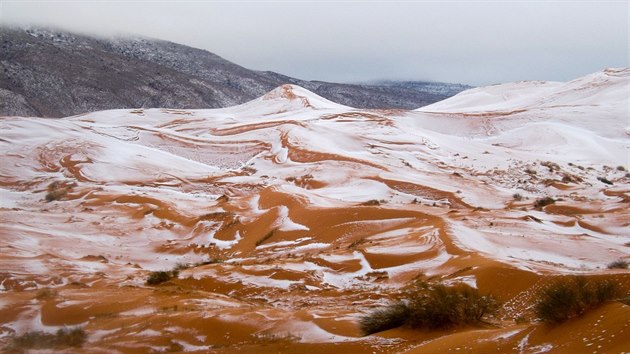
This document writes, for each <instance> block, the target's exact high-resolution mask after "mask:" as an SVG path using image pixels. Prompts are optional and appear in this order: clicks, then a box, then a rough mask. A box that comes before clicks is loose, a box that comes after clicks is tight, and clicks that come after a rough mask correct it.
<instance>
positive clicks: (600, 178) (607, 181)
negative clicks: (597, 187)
mask: <svg viewBox="0 0 630 354" xmlns="http://www.w3.org/2000/svg"><path fill="white" fill-rule="evenodd" d="M597 180H598V181H600V182H602V183H606V184H609V185H612V184H613V183H612V182H611V181H609V180H608V179H607V178H606V177H597Z"/></svg>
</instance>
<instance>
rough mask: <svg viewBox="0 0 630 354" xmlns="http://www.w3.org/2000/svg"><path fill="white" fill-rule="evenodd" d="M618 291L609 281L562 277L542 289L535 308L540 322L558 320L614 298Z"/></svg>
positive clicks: (578, 314) (579, 313)
mask: <svg viewBox="0 0 630 354" xmlns="http://www.w3.org/2000/svg"><path fill="white" fill-rule="evenodd" d="M618 293H619V287H618V286H617V284H615V283H613V282H611V281H607V280H603V281H590V280H587V279H586V278H585V277H583V276H576V277H570V278H562V279H560V280H558V281H556V282H555V283H553V284H551V285H549V286H548V287H546V288H544V289H543V290H541V292H540V293H539V296H538V302H537V303H536V304H535V306H534V310H535V312H536V315H537V316H538V318H539V319H540V320H542V321H543V322H549V323H560V322H564V321H566V320H569V319H571V318H574V317H578V316H580V315H582V314H583V313H584V312H586V311H588V310H590V309H592V308H595V307H597V306H599V305H601V304H602V303H604V302H606V301H608V300H612V299H614V298H615V297H616V296H617V295H618Z"/></svg>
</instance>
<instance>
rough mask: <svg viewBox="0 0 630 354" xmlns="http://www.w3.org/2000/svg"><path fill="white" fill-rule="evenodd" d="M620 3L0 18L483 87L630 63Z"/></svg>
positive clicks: (73, 5)
mask: <svg viewBox="0 0 630 354" xmlns="http://www.w3.org/2000/svg"><path fill="white" fill-rule="evenodd" d="M628 3H629V2H628V1H627V0H621V1H579V0H574V1H174V0H171V1H77V0H74V1H28V0H18V1H15V0H0V23H2V24H23V25H53V26H56V27H61V28H63V29H68V30H73V31H80V32H84V33H94V34H104V35H111V34H117V33H130V34H139V35H144V36H151V37H155V38H161V39H166V40H170V41H174V42H178V43H182V44H187V45H190V46H193V47H198V48H203V49H207V50H209V51H211V52H214V53H216V54H218V55H220V56H222V57H224V58H226V59H228V60H231V61H233V62H235V63H237V64H240V65H242V66H245V67H247V68H251V69H259V70H273V71H276V72H279V73H282V74H286V75H290V76H294V77H298V78H301V79H309V80H326V81H336V82H358V81H368V80H374V79H403V80H435V81H446V82H462V83H468V84H473V85H483V84H492V83H498V82H508V81H517V80H558V81H567V80H571V79H574V78H576V77H579V76H582V75H585V74H588V73H591V72H594V71H598V70H601V69H602V68H605V67H620V66H630V65H629V64H628V51H629V48H628V41H629V38H628V32H629V31H630V26H629V23H628V22H629V21H628V18H629V12H630V9H629V5H628Z"/></svg>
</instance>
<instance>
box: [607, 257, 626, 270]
mask: <svg viewBox="0 0 630 354" xmlns="http://www.w3.org/2000/svg"><path fill="white" fill-rule="evenodd" d="M608 269H628V262H626V261H625V260H623V259H618V260H616V261H613V262H610V263H608Z"/></svg>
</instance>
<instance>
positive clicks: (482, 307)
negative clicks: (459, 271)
mask: <svg viewBox="0 0 630 354" xmlns="http://www.w3.org/2000/svg"><path fill="white" fill-rule="evenodd" d="M497 310H498V302H497V301H496V299H495V298H494V297H493V296H491V295H481V294H479V291H478V290H477V289H474V288H471V287H469V286H465V285H460V286H451V287H447V286H444V285H441V284H438V285H432V286H426V287H424V288H420V289H418V290H417V291H414V292H412V293H410V294H409V296H408V298H407V299H405V300H403V301H400V302H398V303H395V304H393V305H390V306H388V307H386V308H384V309H379V310H376V311H374V312H372V313H370V314H368V315H366V316H364V317H363V318H361V320H360V322H359V324H360V327H361V330H362V331H363V333H364V334H366V335H367V334H372V333H376V332H380V331H384V330H387V329H392V328H396V327H400V326H408V327H411V328H426V329H444V328H450V327H456V326H461V325H465V324H478V323H480V322H481V321H482V320H483V318H484V317H485V316H488V315H492V314H494V313H496V311H497Z"/></svg>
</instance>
